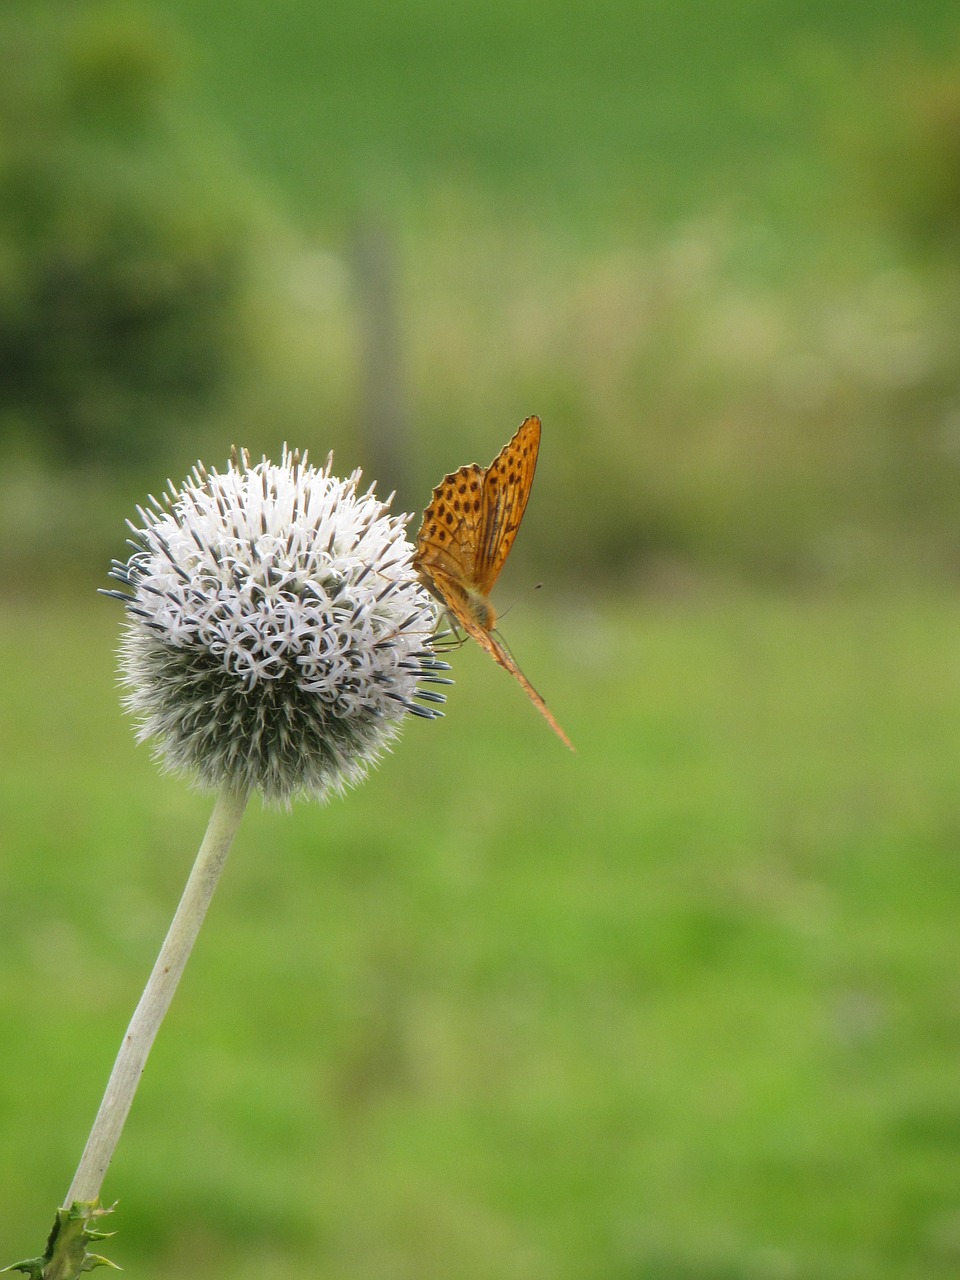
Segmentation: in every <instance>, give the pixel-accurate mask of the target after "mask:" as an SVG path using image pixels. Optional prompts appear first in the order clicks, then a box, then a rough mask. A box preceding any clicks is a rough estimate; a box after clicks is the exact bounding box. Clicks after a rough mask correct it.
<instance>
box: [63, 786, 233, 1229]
mask: <svg viewBox="0 0 960 1280" xmlns="http://www.w3.org/2000/svg"><path fill="white" fill-rule="evenodd" d="M248 797H249V792H247V791H236V790H233V789H232V788H231V787H229V786H225V787H224V788H223V790H222V791H221V792H220V794H219V796H218V797H217V801H216V803H215V805H214V807H213V813H212V814H211V815H210V822H209V823H208V825H207V831H206V834H205V835H204V837H203V843H202V844H201V846H200V851H199V853H198V854H197V860H196V862H195V863H194V864H193V870H192V871H191V872H190V878H189V879H188V880H187V884H186V888H185V889H184V891H183V897H182V898H181V899H180V905H179V906H178V907H177V912H176V915H175V916H174V917H173V921H172V923H171V925H170V929H169V931H168V933H167V936H166V938H164V941H163V946H162V947H161V948H160V954H159V955H158V956H157V962H156V964H155V965H154V966H153V972H152V973H151V974H150V977H149V979H148V981H147V985H146V987H145V988H144V992H143V995H142V996H141V997H140V1003H139V1004H138V1005H137V1007H136V1010H135V1011H134V1015H133V1017H132V1018H131V1019H130V1025H129V1027H128V1028H127V1034H126V1035H125V1036H124V1038H123V1043H122V1044H121V1046H120V1052H119V1053H118V1054H117V1060H116V1062H115V1063H114V1065H113V1071H112V1072H111V1074H110V1079H109V1081H108V1082H107V1089H106V1093H104V1095H103V1101H102V1102H101V1103H100V1110H99V1111H98V1112H97V1118H96V1120H94V1122H93V1128H92V1129H91V1131H90V1137H89V1138H88V1139H87V1145H86V1147H85V1148H84V1151H83V1155H82V1156H81V1158H80V1164H79V1166H78V1168H77V1172H76V1173H75V1174H74V1178H73V1182H72V1183H71V1184H70V1190H69V1191H68V1192H67V1198H66V1201H65V1202H64V1203H65V1204H66V1205H70V1204H72V1203H73V1202H74V1201H77V1200H80V1201H94V1200H96V1199H98V1197H99V1195H100V1188H101V1186H102V1185H103V1179H104V1176H105V1175H106V1172H107V1168H108V1166H109V1164H110V1161H111V1160H112V1159H113V1153H114V1151H115V1149H116V1146H117V1143H118V1141H119V1140H120V1134H121V1132H122V1130H123V1125H124V1122H125V1120H126V1118H127V1115H128V1113H129V1111H130V1105H131V1103H132V1102H133V1095H134V1094H135V1093H136V1091H137V1085H138V1084H139V1083H140V1076H141V1074H142V1073H143V1068H144V1065H145V1063H146V1061H147V1055H148V1054H149V1052H150V1049H151V1046H152V1045H153V1042H154V1039H155V1038H156V1034H157V1031H158V1030H159V1028H160V1023H161V1022H162V1021H163V1017H164V1014H165V1013H166V1012H167V1009H168V1008H169V1007H170V1001H171V1000H172V999H173V993H174V992H175V991H176V989H177V984H178V983H179V981H180V975H181V974H182V973H183V970H184V966H185V965H186V963H187V960H188V958H189V956H190V952H191V951H192V949H193V944H194V942H196V940H197V934H198V933H199V932H200V926H201V925H202V924H203V918H204V916H205V915H206V912H207V907H208V906H209V905H210V900H211V898H212V897H213V892H214V890H215V889H216V887H217V881H218V880H219V879H220V872H221V871H222V870H223V865H224V863H225V862H226V859H227V854H228V853H229V852H230V846H231V844H232V843H233V837H234V836H235V835H236V832H237V827H238V826H239V824H240V819H241V818H242V817H243V811H244V809H245V808H246V804H247V799H248Z"/></svg>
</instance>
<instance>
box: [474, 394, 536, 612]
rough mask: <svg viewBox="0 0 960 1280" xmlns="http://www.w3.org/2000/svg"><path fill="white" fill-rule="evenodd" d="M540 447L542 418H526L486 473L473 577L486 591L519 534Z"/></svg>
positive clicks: (480, 587) (498, 572)
mask: <svg viewBox="0 0 960 1280" xmlns="http://www.w3.org/2000/svg"><path fill="white" fill-rule="evenodd" d="M539 451H540V419H539V418H527V419H525V421H524V422H522V423H521V424H520V428H519V430H518V431H517V433H516V435H515V436H514V437H513V439H512V440H510V441H509V442H508V443H507V444H505V445H504V446H503V448H502V449H501V450H500V452H499V453H498V454H497V456H496V457H495V458H494V460H493V462H491V463H490V466H489V467H487V469H486V472H485V473H484V477H483V500H482V503H481V512H480V514H481V516H482V522H481V525H480V531H479V533H480V536H479V539H478V543H477V564H476V571H475V573H476V576H475V579H474V581H475V582H476V584H477V587H478V588H479V589H480V591H482V592H483V594H484V595H487V594H488V593H489V592H490V590H491V588H492V587H493V584H494V583H495V582H496V580H497V578H498V576H499V574H500V570H501V569H502V568H503V564H504V561H505V560H506V558H507V556H508V555H509V554H510V548H511V547H512V546H513V542H514V539H515V538H516V536H517V530H518V529H519V528H520V521H521V520H522V519H523V513H524V511H525V510H526V508H527V499H528V498H529V497H530V489H531V486H532V485H533V473H534V471H535V470H536V466H537V454H538V453H539Z"/></svg>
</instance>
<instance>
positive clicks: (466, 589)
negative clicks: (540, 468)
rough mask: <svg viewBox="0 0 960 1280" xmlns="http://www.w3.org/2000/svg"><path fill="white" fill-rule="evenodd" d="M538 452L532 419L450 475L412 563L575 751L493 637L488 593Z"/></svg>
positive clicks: (441, 487) (537, 421) (514, 526)
mask: <svg viewBox="0 0 960 1280" xmlns="http://www.w3.org/2000/svg"><path fill="white" fill-rule="evenodd" d="M539 450H540V419H539V418H526V419H525V420H524V421H523V422H522V423H521V424H520V429H519V430H518V431H517V434H516V435H515V436H514V437H513V439H512V440H511V441H510V442H509V443H508V444H505V445H504V446H503V448H502V449H501V450H500V452H499V453H498V454H497V456H496V457H495V458H494V460H493V462H491V463H490V465H489V467H486V468H484V467H481V466H478V465H477V463H475V462H474V463H473V464H472V466H469V467H461V468H460V470H459V471H454V472H452V473H451V474H450V475H448V476H444V478H443V481H442V483H441V484H438V485H437V487H436V488H435V489H434V491H433V501H432V502H431V503H430V505H429V507H427V509H426V511H425V512H424V513H423V524H422V525H421V526H420V532H419V534H418V535H417V550H416V554H415V556H414V558H413V565H414V568H415V569H416V570H417V573H418V574H419V575H420V579H421V581H422V582H423V584H424V586H425V587H426V588H427V589H428V590H429V591H430V592H432V594H433V595H435V596H436V597H437V599H438V600H439V601H440V602H441V604H443V605H444V606H445V607H446V609H447V610H448V611H449V612H450V613H451V614H452V615H453V617H454V618H455V619H456V620H457V622H459V623H460V625H461V626H462V627H463V629H464V630H465V631H466V632H467V634H468V635H471V636H473V638H474V640H476V642H477V644H479V645H480V647H481V648H483V649H486V651H487V653H489V655H490V657H491V658H493V660H494V661H495V662H498V663H499V664H500V666H501V667H503V668H505V670H507V671H509V672H510V674H511V675H512V676H514V677H515V678H516V679H517V680H518V681H519V682H520V684H521V685H522V686H523V688H524V689H525V690H526V692H527V696H528V697H529V698H530V701H531V702H532V703H533V704H534V706H535V707H536V708H537V709H538V710H539V711H540V713H541V714H542V715H543V716H544V718H545V719H546V721H547V723H548V724H549V725H550V727H551V729H553V731H554V733H556V734H557V735H558V736H559V738H560V739H561V741H563V742H565V743H566V745H567V746H568V747H569V748H570V750H571V751H573V750H575V748H574V745H573V743H572V742H571V741H570V739H569V738H568V737H567V735H566V734H565V733H564V732H563V730H562V729H561V728H560V726H559V725H558V724H557V722H556V720H555V719H554V718H553V716H552V714H551V713H550V710H549V708H548V707H547V704H546V703H545V702H544V700H543V699H542V698H541V697H540V695H539V693H537V691H536V689H535V688H534V687H533V685H532V684H531V683H530V681H529V680H528V679H527V677H526V676H525V675H524V674H523V672H522V671H521V670H520V668H519V667H518V666H517V664H516V662H514V660H513V658H512V657H511V655H510V653H509V651H508V650H507V649H506V647H505V646H504V645H503V644H502V643H501V641H500V640H498V639H497V637H496V636H495V635H494V634H493V629H494V627H495V626H496V623H497V615H496V611H495V610H494V607H493V605H492V604H491V603H490V601H489V599H488V598H487V597H488V596H489V594H490V590H491V588H492V587H493V584H494V583H495V582H496V580H497V576H498V574H499V573H500V570H501V569H502V568H503V565H504V561H505V560H506V558H507V556H508V555H509V554H510V548H511V547H512V546H513V540H514V538H515V537H516V536H517V530H518V529H519V528H520V521H521V520H522V519H523V513H524V510H525V509H526V506H527V499H528V498H529V497H530V488H531V486H532V484H533V473H534V470H535V469H536V465H537V453H538V452H539Z"/></svg>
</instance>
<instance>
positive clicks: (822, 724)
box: [0, 593, 960, 1280]
mask: <svg viewBox="0 0 960 1280" xmlns="http://www.w3.org/2000/svg"><path fill="white" fill-rule="evenodd" d="M116 622H117V619H116V617H115V616H114V615H113V614H112V612H111V606H110V605H109V604H108V603H106V602H99V603H95V604H91V605H90V606H89V607H87V606H84V607H82V608H77V607H65V606H64V605H61V604H56V603H50V602H46V603H43V604H40V603H37V604H23V605H22V606H19V607H13V608H10V609H7V610H6V611H5V613H4V615H3V617H2V620H0V673H2V676H0V681H2V687H0V702H2V705H3V706H4V708H5V715H4V719H3V722H2V726H0V734H2V738H0V754H2V758H3V761H4V768H3V770H2V774H0V830H2V832H3V841H2V843H3V859H2V867H0V918H2V930H0V933H2V937H3V939H4V944H3V947H2V950H0V1082H2V1083H0V1113H2V1116H3V1132H4V1143H3V1145H4V1160H3V1162H2V1169H0V1202H2V1203H3V1205H4V1210H3V1215H2V1218H3V1221H2V1229H0V1254H2V1255H3V1258H4V1260H7V1259H12V1258H14V1257H19V1256H23V1255H24V1253H29V1252H33V1251H34V1250H35V1249H36V1248H37V1247H38V1246H39V1242H40V1241H41V1239H42V1237H43V1235H44V1233H45V1231H46V1229H47V1226H48V1225H49V1222H48V1219H49V1218H50V1216H51V1213H52V1208H53V1206H54V1204H55V1203H57V1202H58V1201H59V1199H60V1197H62V1195H63V1194H64V1192H65V1190H66V1185H67V1183H68V1181H69V1177H70V1175H71V1173H72V1171H73V1167H74V1165H75V1163H76V1160H77V1159H78V1157H79V1151H80V1148H81V1146H82V1143H83V1140H84V1138H85V1135H86V1131H87V1128H88V1125H89V1123H90V1121H91V1119H92V1116H93V1112H94V1110H95V1108H96V1105H97V1102H98V1101H99V1097H100V1092H101V1090H102V1087H103V1085H104V1083H105V1080H106V1075H107V1073H108V1070H109V1066H110V1064H111V1062H112V1059H113V1055H114V1053H115V1049H116V1046H117V1044H118V1042H119V1038H120V1036H121V1034H122V1031H123V1028H124V1026H125V1025H126V1021H127V1018H128V1017H129V1014H130V1012H131V1011H132V1008H133V1005H134V1003H135V1001H136V999H137V995H138V993H139V989H140V986H141V984H142V982H143V980H144V978H145V976H146V973H147V971H148V969H149V966H150V964H151V963H152V959H153V956H154V954H155V950H156V947H157V945H158V943H159V940H160V938H161V936H162V932H163V930H164V928H165V923H166V920H167V918H168V916H169V914H170V912H171V911H172V908H173V906H174V904H175V901H176V899H177V897H178V895H179V891H180V887H181V885H182V882H183V879H184V877H185V874H186V870H187V866H188V862H189V859H190V857H191V855H192V852H193V849H194V847H195V845H196V843H197V841H198V839H199V836H200V834H201V831H202V828H203V825H204V822H205V816H206V812H207V802H206V801H205V800H204V799H203V798H202V797H198V796H196V795H194V794H192V793H191V792H190V791H189V790H188V789H187V788H186V786H185V785H184V784H183V783H182V782H180V781H177V780H175V779H160V778H159V777H158V776H156V774H155V771H154V768H153V766H152V764H151V762H150V760H149V757H148V753H147V751H146V750H145V749H139V750H138V749H135V748H134V746H133V744H132V740H131V734H130V731H129V726H128V725H126V724H125V723H124V722H123V719H122V717H121V715H120V712H119V711H118V707H117V699H116V694H115V691H114V689H113V688H112V682H113V668H112V659H111V646H112V643H113V639H114V636H115V628H116ZM958 629H960V607H958V605H957V602H956V601H955V600H954V599H953V598H948V597H946V596H944V595H942V594H935V593H931V594H927V595H924V594H914V595H887V596H868V597H864V598H862V599H852V598H847V599H842V598H836V597H834V598H830V597H821V598H817V597H811V598H809V599H802V598H782V597H778V596H776V595H769V596H759V595H748V594H728V595H716V596H713V595H709V594H705V595H703V596H702V597H701V598H697V597H693V598H691V599H689V600H687V601H686V602H683V603H680V602H677V601H672V602H671V601H668V600H659V601H658V600H656V599H648V600H641V599H636V600H631V601H622V602H621V603H620V604H619V605H617V606H613V605H603V606H596V605H588V604H587V603H583V604H581V605H579V606H574V605H573V604H569V605H566V606H565V607H563V608H562V609H561V610H558V612H557V614H556V615H555V616H550V615H549V614H548V613H544V614H542V615H534V614H532V612H531V611H530V610H515V611H514V614H513V615H511V618H510V620H509V626H508V628H507V630H508V634H509V637H510V639H511V641H512V643H513V645H514V648H515V651H516V653H517V655H518V657H519V658H520V660H521V661H522V662H523V664H524V665H525V666H526V668H527V670H528V672H529V674H530V675H531V676H532V677H533V678H534V680H535V681H536V682H537V684H538V685H539V686H540V687H541V688H542V690H543V691H544V692H545V693H546V695H547V697H548V700H549V701H550V703H551V705H552V707H553V709H554V710H555V711H556V713H557V715H558V717H559V718H560V719H561V721H562V722H563V723H564V725H565V727H566V728H567V729H568V730H569V732H570V734H571V736H572V737H573V738H574V740H575V741H576V743H577V745H578V747H579V754H578V755H577V756H575V757H572V756H568V754H567V753H565V752H564V751H563V749H562V747H561V746H560V745H559V744H558V743H557V742H556V741H555V740H554V739H553V738H552V736H551V735H550V733H549V731H548V730H547V728H546V727H545V726H544V725H543V724H542V723H541V722H540V720H539V718H538V717H537V716H536V714H535V712H534V711H533V710H532V708H531V707H530V706H529V705H528V704H527V703H526V700H525V699H524V698H523V696H522V694H521V693H520V691H519V690H518V689H517V688H516V687H515V686H513V685H512V683H511V682H509V681H508V680H507V679H506V677H505V676H504V675H503V674H502V673H501V672H499V671H498V670H496V669H495V668H494V667H493V666H492V664H490V663H489V662H488V661H487V660H486V659H485V658H484V657H483V655H481V654H479V653H476V652H471V651H469V650H465V651H464V652H463V653H461V654H457V655H455V657H454V662H455V667H456V675H457V677H458V682H457V685H456V686H455V688H454V689H453V690H452V694H451V700H450V705H449V708H448V715H447V718H446V719H445V720H444V721H443V722H442V723H441V724H439V725H437V726H430V725H420V724H414V725H411V726H410V728H409V729H408V730H407V732H406V734H405V736H404V739H403V740H402V742H401V744H400V745H399V747H398V749H397V750H396V752H395V753H394V754H393V755H392V756H391V757H389V759H388V760H387V761H386V762H385V763H384V765H383V767H382V768H381V769H380V770H379V771H378V772H377V773H376V774H375V775H374V776H373V777H372V779H371V780H369V781H368V782H367V783H366V784H365V785H364V786H363V787H362V788H361V789H359V790H358V791H356V792H355V793H353V794H352V795H351V796H350V797H348V798H347V799H346V800H345V801H342V802H338V803H334V804H333V805H331V806H329V807H328V808H326V809H322V810H320V809H316V808H313V807H307V806H301V807H298V808H296V809H295V810H294V812H293V813H292V814H284V813H278V812H264V811H260V810H259V809H257V808H256V807H255V808H254V809H252V810H251V812H250V813H249V814H248V816H247V818H246V819H245V823H244V827H243V829H242V831H241V836H240V839H239V841H238V844H237V847H236V849H235V851H234V854H233V855H232V861H231V864H230V865H229V866H228V869H227V874H226V876H225V879H224V882H223V884H222V886H221V889H220V892H219V894H218V898H217V900H216V902H215V903H214V907H213V909H212V912H211V915H210V917H209V919H208V922H207V925H206V927H205V931H204V934H203V935H202V936H201V940H200V944H199V947H198V949H197V951H196V953H195V955H194V957H193V959H192V961H191V965H190V967H189V969H188V971H187V975H186V978H185V980H184V984H183V986H182V988H181V991H180V992H179V993H178V996H177V998H176V1000H175V1002H174V1006H173V1009H172V1011H171V1015H170V1017H169V1018H168V1021H167V1023H166V1024H165V1026H164V1027H163V1029H162V1032H161V1035H160V1038H159V1040H158V1043H157V1046H156V1048H155V1051H154V1055H153V1057H152V1058H151V1061H150V1063H149V1065H148V1068H147V1073H146V1075H145V1078H144V1082H143V1086H142V1088H141V1092H140V1095H139V1096H138V1100H137V1102H136V1104H135V1107H134V1111H133V1114H132V1116H131V1119H130V1122H129V1125H128V1128H127V1130H126V1132H125V1135H124V1138H123V1141H122V1143H121V1146H120V1150H119V1152H118V1155H117V1157H116V1160H115V1162H114V1165H113V1168H112V1170H111V1173H110V1175H109V1177H108V1181H107V1184H106V1187H105V1195H106V1196H107V1197H108V1198H112V1197H115V1196H119V1197H120V1200H121V1205H120V1210H119V1221H118V1224H117V1225H118V1226H119V1227H120V1228H121V1234H120V1235H119V1236H118V1237H117V1239H116V1240H115V1241H114V1242H112V1247H111V1253H112V1256H115V1257H116V1258H117V1260H119V1261H120V1262H122V1263H123V1265H124V1266H125V1267H126V1269H127V1271H128V1273H129V1274H133V1275H136V1276H139V1277H143V1278H144V1280H179V1278H180V1277H182V1276H186V1275H203V1276H204V1277H205V1278H208V1280H217V1278H218V1277H221V1276H222V1277H227V1276H229V1277H231V1280H237V1278H243V1277H250V1278H251V1280H253V1277H256V1278H257V1280H265V1278H268V1277H272V1276H277V1277H279V1276H281V1275H283V1276H285V1277H297V1276H302V1277H304V1280H307V1277H310V1278H311V1280H313V1278H314V1277H316V1276H318V1275H322V1276H325V1277H331V1280H360V1278H361V1277H364V1278H366V1277H372V1276H377V1277H398V1278H399V1277H403V1278H405V1277H410V1278H411V1280H412V1278H414V1277H416V1278H417V1280H431V1278H434V1277H435V1278H436V1280H446V1278H447V1277H450V1276H458V1277H464V1278H465V1280H472V1278H473V1277H476V1280H481V1278H483V1280H486V1278H487V1277H490V1276H493V1275H496V1276H502V1277H511V1278H514V1277H515V1278H517V1280H541V1278H543V1280H567V1278H569V1280H581V1278H582V1277H594V1276H595V1277H604V1278H609V1280H621V1278H622V1280H628V1278H629V1280H639V1278H641V1277H642V1278H648V1277H649V1280H680V1278H682V1280H721V1278H724V1280H726V1278H731V1280H732V1278H738V1280H739V1278H740V1277H743V1278H744V1280H747V1278H749V1280H753V1278H754V1277H756V1278H763V1280H767V1278H769V1280H784V1278H789V1280H936V1278H939V1277H943V1278H946V1277H948V1276H953V1275H955V1274H956V1273H957V1270H958V1268H960V1163H958V1156H960V1104H958V1093H957V1084H956V1082H957V1073H958V1068H960V1011H958V1004H957V1001H958V996H957V991H958V978H960V936H958V932H957V928H956V921H957V913H958V909H960V866H958V863H957V858H956V851H957V832H958V828H960V805H958V798H957V797H958V787H957V768H956V757H957V729H956V726H957V724H958V723H960V664H958V661H957V656H956V652H957V650H956V635H957V634H958Z"/></svg>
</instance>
